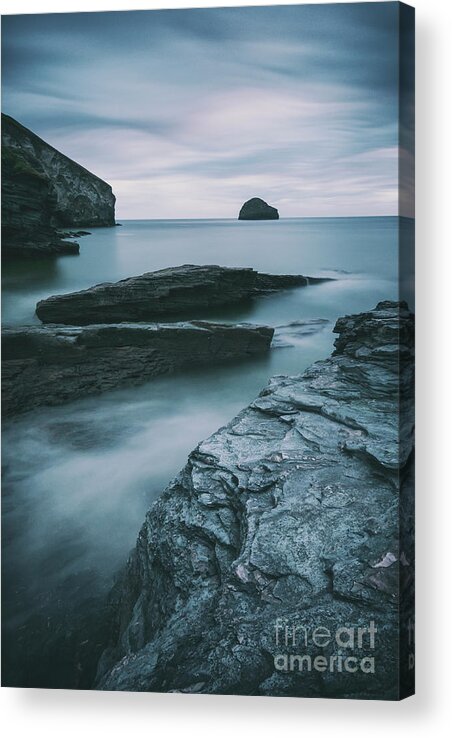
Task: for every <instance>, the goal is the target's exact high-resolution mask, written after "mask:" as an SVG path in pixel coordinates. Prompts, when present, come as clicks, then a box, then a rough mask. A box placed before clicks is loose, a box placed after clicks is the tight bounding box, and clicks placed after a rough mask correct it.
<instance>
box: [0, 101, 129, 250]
mask: <svg viewBox="0 0 452 738" xmlns="http://www.w3.org/2000/svg"><path fill="white" fill-rule="evenodd" d="M114 214H115V196H114V195H113V192H112V189H111V187H110V185H109V184H107V183H106V182H104V181H103V180H101V179H100V178H99V177H96V176H95V175H94V174H92V173H91V172H89V171H88V170H87V169H85V168H84V167H82V166H80V165H79V164H77V163H76V162H74V161H72V160H71V159H69V158H68V157H67V156H65V155H64V154H61V153H60V152H59V151H57V150H56V149H54V148H53V147H52V146H50V145H49V144H47V143H46V142H45V141H43V140H42V139H41V138H39V136H36V135H35V134H34V133H33V132H32V131H30V130H28V129H27V128H25V127H24V126H22V125H21V124H20V123H18V122H17V121H16V120H14V118H11V117H10V116H8V115H3V114H2V256H3V258H42V257H45V256H58V255H62V254H78V252H79V246H78V244H76V243H73V242H66V241H64V238H62V237H61V234H60V233H58V230H57V229H58V228H59V227H70V226H75V227H83V226H113V225H114V224H115V220H114Z"/></svg>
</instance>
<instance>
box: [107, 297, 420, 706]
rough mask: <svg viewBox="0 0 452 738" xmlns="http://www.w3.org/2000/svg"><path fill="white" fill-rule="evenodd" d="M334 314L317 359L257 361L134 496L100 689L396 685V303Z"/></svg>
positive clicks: (407, 384)
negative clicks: (137, 519)
mask: <svg viewBox="0 0 452 738" xmlns="http://www.w3.org/2000/svg"><path fill="white" fill-rule="evenodd" d="M334 331H335V332H336V333H337V334H338V338H337V340H336V344H335V346H336V348H335V352H334V354H333V356H332V357H331V358H330V359H327V360H326V361H321V362H318V363H316V364H314V365H313V366H312V367H311V368H310V369H308V370H307V371H305V372H304V374H302V375H300V376H295V377H283V376H279V377H274V378H273V379H272V380H271V381H270V383H269V385H268V387H266V388H265V389H264V390H263V391H262V392H261V394H260V396H259V397H258V398H257V399H256V400H255V401H254V402H253V403H252V404H251V405H250V406H249V407H248V408H246V409H245V410H243V411H242V412H241V413H240V414H239V415H238V416H237V417H236V418H234V420H233V421H232V422H231V423H229V425H227V426H225V427H223V428H221V429H220V430H219V431H217V432H216V433H215V434H214V435H213V436H211V437H210V438H208V439H207V440H206V441H203V442H202V443H200V444H199V446H198V447H197V448H196V449H195V450H194V451H193V452H192V453H191V454H190V457H189V459H188V463H187V465H186V467H185V468H184V469H183V470H182V472H181V473H180V475H179V476H178V477H177V478H176V479H175V480H174V481H173V482H172V483H171V484H170V485H169V487H168V488H167V489H166V490H165V492H164V493H163V494H162V496H161V498H160V499H159V500H158V501H157V502H156V503H155V504H154V506H153V507H152V508H151V510H150V511H149V513H148V515H147V518H146V521H145V523H144V525H143V528H142V530H141V532H140V534H139V538H138V542H137V546H136V549H135V551H134V552H133V554H132V555H131V558H130V560H129V562H128V565H127V569H126V571H125V573H124V575H123V577H122V579H121V581H119V582H118V584H117V586H116V588H115V590H114V592H113V593H112V598H111V604H112V606H113V607H114V608H115V609H116V622H115V627H114V630H113V632H112V636H111V646H110V647H109V648H108V649H107V650H106V651H105V652H104V654H103V657H102V659H101V661H100V663H99V667H98V679H97V686H98V687H99V688H101V689H109V690H132V691H163V692H167V691H182V692H206V693H226V694H230V693H239V694H263V695H299V696H330V697H362V698H379V699H385V698H386V699H397V698H398V696H399V695H400V689H399V686H400V680H401V670H402V668H403V666H402V665H401V664H400V663H399V661H398V656H399V651H398V647H399V607H400V595H401V594H402V595H403V596H405V594H406V592H407V591H409V590H411V588H412V562H413V558H412V557H413V551H412V550H411V548H410V540H411V538H410V536H409V535H403V531H405V532H410V530H411V526H412V522H413V521H412V505H411V502H410V500H411V497H410V495H411V486H410V474H411V470H412V423H413V416H412V399H413V383H412V380H413V376H412V374H413V372H412V338H413V323H412V316H411V315H410V314H409V313H408V310H407V308H406V305H405V304H404V303H392V302H383V303H380V304H379V305H377V307H376V308H375V309H374V310H371V311H369V312H367V313H363V314H360V315H352V316H347V317H345V318H341V319H340V320H338V321H337V324H336V327H335V329H334ZM402 490H405V498H404V501H405V505H403V504H402V506H401V508H399V504H400V503H401V494H402ZM402 502H403V501H402ZM399 509H402V510H403V515H402V516H400V514H399ZM399 529H400V530H399ZM400 531H402V533H401V532H400ZM400 540H402V541H404V542H405V543H404V545H406V548H404V549H403V550H401V549H400V547H399V541H400ZM403 601H404V600H403V599H402V602H403ZM286 628H287V630H286ZM319 629H320V630H319Z"/></svg>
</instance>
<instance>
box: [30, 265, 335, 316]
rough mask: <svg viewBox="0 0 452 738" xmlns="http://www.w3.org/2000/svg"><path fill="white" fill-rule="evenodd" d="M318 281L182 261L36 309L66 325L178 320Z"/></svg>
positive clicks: (59, 298)
mask: <svg viewBox="0 0 452 738" xmlns="http://www.w3.org/2000/svg"><path fill="white" fill-rule="evenodd" d="M322 281H328V280H324V279H323V278H314V277H304V276H302V275H285V274H283V275H278V274H260V273H258V272H256V271H254V269H242V268H229V267H220V266H195V265H193V264H185V265H184V266H179V267H170V268H168V269H161V270H159V271H156V272H148V273H146V274H142V275H141V276H139V277H130V278H129V279H123V280H121V281H120V282H113V283H106V284H99V285H96V286H95V287H90V288H89V289H87V290H82V291H80V292H71V293H69V294H66V295H55V296H52V297H48V298H47V299H45V300H41V301H40V302H38V304H37V306H36V314H37V316H38V318H39V319H40V320H42V322H43V323H64V324H66V325H88V324H90V323H119V322H121V321H139V320H155V319H159V318H161V317H162V316H163V317H166V316H170V315H171V316H175V317H177V318H179V319H182V320H184V319H192V318H199V317H203V316H204V315H205V314H206V312H208V311H209V310H210V309H211V308H217V307H222V306H227V305H233V304H235V303H240V302H241V301H243V300H249V299H251V298H253V297H256V296H258V295H264V294H270V293H272V292H275V291H277V290H282V289H288V288H291V287H304V286H306V285H308V284H314V283H317V282H322Z"/></svg>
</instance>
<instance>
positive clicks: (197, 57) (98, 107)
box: [2, 3, 398, 218]
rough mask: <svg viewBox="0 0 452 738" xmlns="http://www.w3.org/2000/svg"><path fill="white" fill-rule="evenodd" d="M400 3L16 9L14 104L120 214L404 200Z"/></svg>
mask: <svg viewBox="0 0 452 738" xmlns="http://www.w3.org/2000/svg"><path fill="white" fill-rule="evenodd" d="M397 5H398V4H397V3H384V4H378V7H377V6H375V5H374V6H373V4H372V3H369V4H368V3H364V4H361V3H357V4H349V5H341V4H338V5H318V6H309V5H307V6H280V7H278V6H273V7H264V8H222V9H221V8H220V9H210V10H201V9H198V10H188V11H187V10H172V11H170V10H168V11H133V12H122V13H119V12H111V13H78V14H59V15H45V16H44V15H43V16H40V15H35V16H30V15H28V16H6V17H4V19H3V27H2V34H3V105H4V110H5V112H8V113H9V114H10V115H13V116H14V117H16V118H18V119H19V120H20V121H21V122H22V123H23V124H24V125H27V126H29V127H30V128H31V129H32V130H34V131H35V132H36V133H38V134H39V135H41V136H42V137H43V138H44V139H45V140H47V141H49V143H52V144H53V145H54V146H56V147H57V148H59V149H60V150H61V151H64V152H65V153H66V154H67V155H68V156H71V157H72V158H74V159H75V160H77V161H79V162H80V163H81V164H83V165H84V166H86V167H87V168H88V169H90V170H91V171H94V172H95V173H96V174H98V175H99V176H101V177H103V178H104V179H106V180H107V181H109V182H110V183H111V184H112V186H113V189H114V191H115V193H116V195H117V198H118V217H121V218H127V217H141V218H146V217H151V218H152V217H215V216H218V217H235V216H236V214H237V211H238V209H239V207H240V205H241V203H242V202H243V200H245V199H248V198H249V197H251V196H254V195H259V196H261V197H264V198H265V199H268V200H270V201H271V202H272V204H274V205H276V206H277V207H279V208H280V211H281V214H282V215H287V216H294V215H353V214H356V215H359V214H371V215H372V214H373V215H377V214H395V213H396V212H397V176H398V175H397V145H398V127H397V111H398V105H397V103H398V97H397V96H398V77H397V54H398V27H397V17H398V16H397Z"/></svg>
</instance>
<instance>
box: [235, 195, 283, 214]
mask: <svg viewBox="0 0 452 738" xmlns="http://www.w3.org/2000/svg"><path fill="white" fill-rule="evenodd" d="M278 218H279V213H278V211H277V209H276V208H274V207H272V206H271V205H268V203H266V202H265V200H261V198H260V197H252V198H251V200H247V201H246V202H245V203H244V204H243V205H242V207H241V208H240V213H239V220H278Z"/></svg>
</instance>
